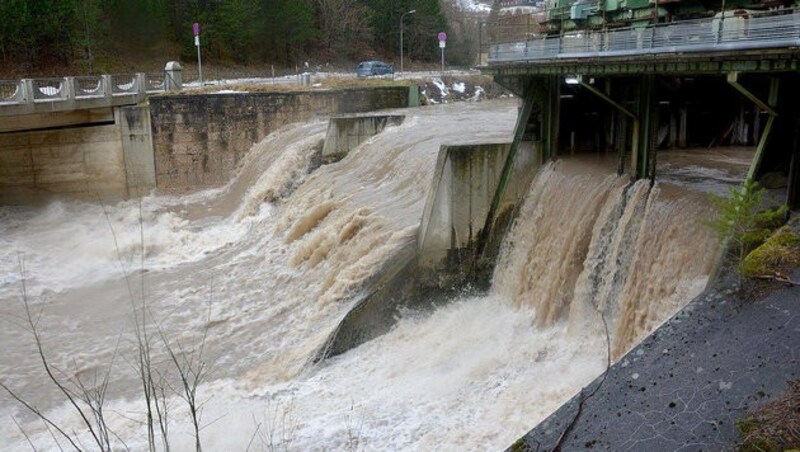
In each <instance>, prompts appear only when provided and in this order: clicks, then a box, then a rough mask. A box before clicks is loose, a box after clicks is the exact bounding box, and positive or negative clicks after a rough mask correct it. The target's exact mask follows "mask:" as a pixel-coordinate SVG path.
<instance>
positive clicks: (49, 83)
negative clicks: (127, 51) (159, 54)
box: [0, 73, 165, 116]
mask: <svg viewBox="0 0 800 452" xmlns="http://www.w3.org/2000/svg"><path fill="white" fill-rule="evenodd" d="M164 89H165V83H164V75H163V74H150V75H146V74H144V73H136V74H114V75H97V76H78V77H57V78H56V77H49V78H35V79H23V80H0V116H3V115H14V114H26V113H38V112H43V111H67V110H78V109H82V108H100V107H109V106H118V105H127V104H134V103H138V102H141V101H142V100H144V98H145V97H146V96H147V95H148V94H152V93H157V92H161V91H164Z"/></svg>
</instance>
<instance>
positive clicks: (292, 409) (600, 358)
mask: <svg viewBox="0 0 800 452" xmlns="http://www.w3.org/2000/svg"><path fill="white" fill-rule="evenodd" d="M515 49H517V47H515V46H505V47H503V46H500V47H496V48H495V50H494V52H495V53H493V54H490V55H489V57H490V59H489V60H490V62H491V64H490V65H489V66H488V67H487V68H486V70H487V71H490V72H492V73H493V74H494V75H495V79H496V80H497V81H498V82H500V83H502V84H504V85H505V86H507V87H508V88H509V89H511V90H512V91H514V92H515V93H516V94H517V96H518V97H517V98H510V99H498V100H492V101H486V102H480V103H460V104H448V105H437V106H429V107H424V108H405V106H406V105H407V104H406V102H407V93H408V92H407V89H406V88H403V89H402V90H395V91H387V92H386V93H384V95H381V96H378V97H377V98H376V97H373V96H371V95H370V93H368V92H365V93H362V95H363V97H361V99H363V102H356V103H354V104H348V103H347V102H342V101H341V98H340V97H336V95H328V94H325V95H319V96H318V97H313V96H310V97H311V98H305V99H304V100H297V99H298V98H300V97H302V96H300V95H297V96H295V97H293V98H292V97H291V96H273V97H270V96H267V95H266V94H263V95H262V94H258V95H252V96H248V95H228V94H222V95H203V96H196V95H185V96H184V95H175V96H164V97H163V98H151V99H150V103H149V113H148V115H149V116H148V118H149V119H150V120H151V121H152V122H151V125H150V140H151V142H152V149H153V151H152V154H151V156H152V160H151V165H152V166H151V167H150V170H149V171H150V172H149V173H147V174H151V175H152V183H151V185H150V186H149V188H147V190H144V191H143V192H141V191H136V190H131V189H130V187H129V185H130V184H128V185H123V184H119V187H118V188H120V190H122V189H123V186H124V187H128V188H125V190H127V192H125V193H122V192H120V193H119V194H118V195H117V196H116V197H114V196H110V197H109V198H110V199H108V200H105V201H103V202H97V201H96V200H94V199H92V197H91V196H88V194H91V193H89V192H91V191H92V189H91V183H92V180H91V179H87V178H86V177H85V176H86V175H88V174H93V173H91V172H87V171H81V172H79V173H80V177H78V179H81V178H83V179H82V180H81V182H80V184H82V185H80V184H79V185H80V186H82V187H87V185H88V186H89V187H90V188H89V189H87V190H76V191H77V192H78V193H71V195H70V196H68V197H61V196H46V197H45V199H41V198H38V197H27V196H28V194H31V196H32V195H33V194H36V195H40V194H41V191H42V190H41V189H42V188H44V191H45V192H46V194H48V195H52V194H53V193H56V194H59V193H58V191H59V190H61V188H59V187H54V186H52V185H48V186H45V187H42V186H41V185H40V182H41V179H40V178H38V177H35V178H33V179H32V180H18V179H15V180H12V181H10V182H9V180H8V179H6V180H4V181H3V189H4V192H3V193H4V194H6V193H11V195H9V196H8V197H7V199H8V200H5V204H12V205H6V206H3V207H0V243H2V249H3V250H4V252H3V253H2V255H0V275H1V276H2V279H0V317H2V318H5V319H17V320H19V319H21V320H22V322H9V323H8V324H4V325H3V327H2V328H0V342H2V343H3V344H12V345H11V346H10V347H7V352H6V353H5V354H4V355H2V356H0V374H1V375H3V377H2V382H3V384H5V385H7V386H8V387H10V388H13V390H14V391H15V393H16V394H20V395H22V396H24V398H25V399H26V400H28V401H29V402H30V403H32V404H35V406H37V407H39V409H41V410H43V411H44V412H46V413H47V415H48V417H49V418H51V419H53V420H54V423H56V424H57V425H63V426H66V430H67V431H69V432H74V433H72V434H73V435H75V437H76V438H79V439H80V441H81V442H90V441H91V439H90V437H89V436H90V435H89V433H87V432H85V431H84V430H83V429H82V427H81V426H82V421H81V419H80V417H79V416H78V415H77V414H76V413H75V412H74V411H73V410H71V409H70V408H69V405H68V404H67V402H66V401H65V400H64V398H63V396H62V395H61V394H60V393H59V391H58V390H57V388H54V387H53V385H52V384H49V383H48V381H47V379H46V378H44V377H43V369H42V368H41V357H40V356H39V355H38V354H37V353H36V352H35V349H33V348H32V347H35V344H33V343H32V338H31V332H30V331H29V329H26V328H25V325H24V319H25V318H26V306H27V307H28V309H30V307H33V309H34V310H35V311H34V312H36V313H37V314H36V322H35V325H36V328H37V329H38V331H39V332H40V334H41V340H42V345H43V349H44V350H45V353H46V354H47V357H48V359H49V360H50V362H51V363H52V364H53V366H55V367H57V368H58V369H60V370H61V372H62V373H63V376H64V378H65V379H66V380H65V381H67V382H68V383H70V384H74V383H75V382H90V381H98V379H102V376H103V375H113V378H112V379H111V381H112V384H111V385H109V388H108V393H107V398H106V406H107V411H106V413H107V416H108V417H107V422H108V425H109V426H110V427H111V428H112V429H113V431H114V432H115V433H116V434H117V435H118V439H119V440H120V444H122V441H124V444H125V447H130V448H132V449H144V448H147V432H146V431H145V427H144V426H143V425H142V419H143V418H144V416H145V409H144V408H143V406H144V402H143V400H142V395H141V387H140V386H139V385H138V381H137V378H138V376H137V374H136V372H134V371H132V370H131V366H129V365H126V364H120V363H119V360H126V359H127V362H130V361H131V360H132V359H134V358H131V357H132V356H135V355H136V353H137V346H136V333H135V328H136V325H137V324H136V322H137V320H136V319H140V320H138V321H141V322H144V324H145V325H147V326H148V327H149V328H152V330H151V331H153V332H157V334H158V335H159V336H160V338H161V339H160V340H159V341H157V342H156V343H155V345H154V346H153V349H152V358H153V359H152V362H153V366H154V368H155V369H156V370H157V371H158V372H163V373H164V374H165V375H167V378H174V377H175V376H174V375H172V376H171V377H170V376H169V372H170V370H169V369H170V368H169V358H170V355H169V350H168V349H167V346H168V345H172V346H174V347H180V349H181V351H182V353H184V354H186V355H187V356H195V357H198V359H200V358H202V361H203V362H204V363H208V366H209V369H210V372H209V374H208V377H207V378H206V379H205V380H203V381H202V383H201V384H200V385H199V386H198V388H197V391H198V392H197V393H198V395H199V397H200V398H201V399H202V400H204V405H203V412H202V420H203V425H204V427H203V429H202V431H201V437H202V442H203V444H204V447H206V448H207V449H210V450H247V449H248V448H256V449H260V450H272V449H274V448H281V449H289V450H294V449H297V450H329V449H334V450H338V449H353V448H365V449H377V450H386V449H390V450H438V449H442V448H444V449H453V450H462V449H467V450H485V449H502V448H505V447H507V446H509V445H511V444H513V443H514V441H515V440H517V439H518V438H520V437H521V436H522V435H524V434H525V433H526V432H528V430H529V429H530V428H532V427H533V426H535V425H537V424H538V423H539V422H541V421H543V420H545V419H546V418H547V417H548V416H549V415H550V414H551V413H552V412H553V411H554V410H556V409H557V408H558V407H559V406H561V405H562V404H563V403H565V402H566V401H568V400H569V399H570V398H571V397H572V396H574V395H575V394H577V393H579V391H580V390H581V388H583V387H585V386H586V385H588V384H590V383H591V382H592V381H593V380H594V379H595V378H596V377H597V376H598V375H600V374H601V373H603V371H604V370H605V369H606V366H607V365H608V364H609V363H611V362H617V363H619V362H623V363H624V359H625V357H626V353H627V352H628V351H629V350H631V348H632V347H635V346H636V345H637V344H639V343H640V342H641V341H642V340H643V339H644V338H645V337H647V335H648V334H650V333H652V332H653V331H655V330H656V329H657V328H658V327H659V326H660V325H662V324H663V323H664V322H665V321H667V320H668V319H669V318H670V317H671V316H673V315H674V314H675V313H676V312H678V311H679V310H680V309H681V308H682V307H684V306H685V305H686V304H687V303H689V302H690V301H691V300H692V299H694V298H695V297H697V296H698V295H700V294H701V293H702V292H703V291H704V290H705V289H706V286H707V285H708V283H709V281H710V280H712V279H713V276H714V272H715V270H716V264H717V262H718V258H719V254H720V251H721V247H722V244H721V243H720V241H719V239H718V238H716V237H715V236H714V235H713V234H711V232H710V231H709V230H708V229H707V228H706V227H705V226H704V225H703V222H704V220H705V219H706V218H707V216H708V215H709V213H710V207H709V203H708V199H707V194H708V193H718V194H724V193H725V192H726V191H727V190H728V189H729V188H731V187H736V186H738V184H740V183H741V182H742V181H743V180H745V179H746V178H747V177H748V176H758V175H763V174H765V173H768V172H781V174H782V175H783V176H784V177H785V178H786V179H788V181H789V182H788V183H789V184H794V182H793V181H794V180H795V179H796V178H797V169H796V167H797V165H796V164H794V163H793V164H789V163H790V162H793V161H794V160H793V158H794V157H793V155H794V154H796V152H797V151H796V147H792V145H793V144H792V143H793V141H792V140H793V139H794V136H795V135H794V133H795V131H794V130H795V129H793V124H795V122H793V121H795V120H796V116H797V114H796V106H795V105H794V104H793V103H792V102H791V99H793V98H794V97H793V96H794V94H796V89H797V88H796V86H797V84H796V83H795V81H796V79H797V75H796V73H793V72H791V71H790V70H782V69H781V70H777V69H776V67H777V66H775V65H776V64H783V65H784V66H780V67H781V68H790V69H791V68H792V67H795V66H792V65H794V64H796V59H792V58H793V57H786V58H785V59H788V62H786V61H783V59H782V58H783V57H785V55H768V56H767V57H765V58H766V59H765V60H764V61H767V63H763V62H762V60H761V59H759V58H760V57H762V56H763V55H756V54H748V56H747V57H746V58H742V59H741V60H736V59H733V60H731V57H730V55H727V56H724V57H723V56H721V57H720V59H719V60H714V61H712V62H710V64H709V65H707V64H706V62H703V61H699V58H698V59H695V60H692V61H690V63H691V65H689V66H678V65H677V63H675V62H670V61H661V60H657V61H652V62H644V63H642V62H637V61H635V60H625V61H618V62H615V64H614V65H605V64H600V63H597V62H593V63H592V64H588V65H586V66H580V65H578V64H577V63H576V61H572V60H570V61H567V62H557V61H550V60H547V61H548V62H546V64H539V63H541V61H539V62H537V63H536V64H531V63H530V61H527V60H523V59H521V58H520V59H514V58H513V57H514V55H515V53H514V50H515ZM525 55H530V54H529V53H526V54H525ZM542 55H543V56H544V57H547V56H548V54H546V53H542ZM612 56H614V55H612ZM614 57H616V56H614ZM656 58H660V57H656ZM543 59H545V60H546V58H543ZM689 59H690V60H691V58H689ZM776 60H777V61H783V63H776V62H775V61H776ZM537 61H538V60H537ZM753 61H756V63H754V64H755V65H753V63H752V62H753ZM581 63H582V62H581ZM637 65H638V66H637ZM659 65H664V66H659ZM726 65H727V66H726ZM730 65H733V66H730ZM787 65H788V66H787ZM731 67H735V68H738V69H739V70H731ZM612 68H613V69H612ZM664 68H666V69H668V71H667V72H666V73H661V72H660V71H661V70H662V69H664ZM670 68H671V69H670ZM747 68H750V72H744V70H745V69H747ZM639 69H641V70H642V71H643V73H644V74H643V75H640V74H636V71H637V70H639ZM669 70H671V71H672V72H669ZM615 71H616V72H615ZM568 79H569V81H568ZM366 91H368V90H366ZM779 93H782V94H780V95H779ZM787 93H788V94H787ZM351 94H353V93H351ZM373 94H374V93H373ZM353 95H355V94H353ZM384 102H385V103H384ZM309 105H313V106H312V107H309ZM352 105H355V106H356V107H354V108H353V109H350V110H348V108H350V107H348V106H352ZM137 108H139V107H137ZM379 108H380V109H387V110H385V111H381V112H379V113H370V114H365V113H364V112H366V111H371V110H375V109H379ZM320 110H324V111H323V113H321V114H316V112H318V111H320ZM117 114H119V113H117ZM328 116H333V117H332V118H328ZM109 118H110V117H106V121H105V122H106V123H105V124H103V125H102V127H113V128H117V129H114V130H116V133H117V134H119V129H118V127H122V126H123V125H124V124H125V122H124V121H122V120H120V121H117V120H116V119H113V120H112V119H109ZM237 121H240V125H241V127H239V126H237ZM242 124H243V125H242ZM62 129H63V131H62ZM73 129H74V128H73V127H71V126H70V127H61V126H58V127H56V128H55V129H54V130H46V131H39V130H36V131H31V130H14V131H9V133H4V134H0V143H10V142H11V141H12V139H14V140H16V139H17V138H18V137H19V136H20V135H17V134H39V133H51V134H60V133H67V132H64V131H72V130H73ZM144 129H145V131H147V130H146V129H147V127H145V128H144ZM69 133H72V132H69ZM112 135H113V134H112ZM123 136H124V135H123ZM25 137H26V139H27V141H25V143H24V144H25V146H19V145H16V144H14V145H6V146H5V147H4V148H3V150H2V152H4V153H3V154H0V155H2V156H3V157H4V160H2V162H4V166H3V169H4V170H6V171H5V172H4V173H3V174H5V175H6V176H7V175H8V174H14V173H15V172H16V171H18V170H19V168H22V167H25V168H27V170H28V173H34V174H39V173H38V172H37V171H39V169H41V168H42V166H41V165H38V164H36V163H35V162H37V161H38V162H41V161H42V160H40V158H41V157H42V156H47V155H49V154H48V152H50V151H42V149H41V148H40V147H38V146H39V145H40V144H41V142H42V140H38V139H33V138H31V136H29V135H25ZM3 140H5V141H3ZM58 140H59V139H58V138H54V141H50V143H53V142H55V143H56V144H55V145H53V147H54V148H58V145H57V142H58ZM45 141H46V140H45ZM14 143H19V141H14ZM253 143H255V144H253ZM709 143H710V144H711V146H709ZM75 144H77V143H75ZM80 149H81V148H80V146H79V144H77V145H76V146H73V148H72V151H73V152H71V153H70V155H76V154H75V153H76V152H77V153H78V154H79V153H80ZM121 149H122V153H121V154H119V153H118V155H122V156H124V155H125V153H124V149H125V148H124V147H123V148H121ZM20 155H23V156H25V155H27V156H28V157H26V158H18V157H19V156H20ZM34 156H35V157H36V158H34ZM84 161H85V158H84ZM120 161H121V162H123V163H124V164H123V165H117V166H115V168H116V169H117V172H116V173H115V174H117V175H121V174H123V173H124V172H125V171H126V168H128V167H127V166H125V165H127V163H126V162H128V161H129V160H126V159H124V158H123V159H121V160H120ZM130 161H133V160H130ZM138 161H141V160H138ZM26 165H27V166H26ZM790 168H793V169H791V170H790ZM28 173H25V174H28ZM109 174H110V173H109ZM109 180H116V181H117V182H118V180H119V178H117V177H115V176H114V175H110V176H109ZM127 180H130V179H127ZM795 187H796V185H790V188H788V189H786V190H785V193H784V194H785V196H786V197H787V198H788V199H787V202H788V203H789V204H792V202H794V200H795V199H796V197H794V198H793V196H794V194H795V192H796V188H795ZM153 188H155V189H156V190H155V191H151V190H152V189H153ZM7 189H9V190H7ZM64 191H69V190H64ZM48 192H49V193H48ZM20 193H23V194H24V195H25V196H19V194H20ZM12 195H13V196H12ZM34 198H35V199H34ZM120 198H121V199H120ZM125 198H127V199H125ZM4 199H5V198H4ZM104 199H105V198H104ZM20 323H22V325H20ZM32 350H34V351H33V352H32ZM173 372H174V371H173ZM166 398H167V399H168V401H169V402H170V404H171V405H170V406H173V407H174V412H173V413H172V416H171V417H170V420H169V429H168V431H169V433H168V437H169V440H170V443H171V444H172V447H173V448H174V449H175V450H191V449H194V445H195V438H194V437H193V433H192V428H191V425H190V423H189V422H187V413H186V412H185V411H186V410H185V407H184V405H182V404H181V398H180V395H178V394H169V395H168V396H166ZM0 415H3V416H11V417H13V418H14V419H15V422H17V423H18V424H19V426H20V427H19V428H18V427H17V424H15V423H6V424H4V425H2V426H0V447H1V448H3V449H4V450H21V449H25V448H27V447H30V446H29V444H28V441H30V442H31V443H32V444H34V446H35V447H36V448H43V449H48V448H53V447H58V446H56V445H54V443H53V438H52V436H51V434H50V433H49V429H48V427H47V425H45V424H42V423H41V422H37V421H36V419H35V417H34V416H31V415H30V413H28V412H27V411H26V410H25V409H24V408H23V407H21V406H20V405H19V404H18V403H16V402H15V401H14V400H13V399H12V398H11V397H9V396H8V394H6V393H3V394H1V395H0ZM22 432H24V433H22ZM115 441H116V440H115Z"/></svg>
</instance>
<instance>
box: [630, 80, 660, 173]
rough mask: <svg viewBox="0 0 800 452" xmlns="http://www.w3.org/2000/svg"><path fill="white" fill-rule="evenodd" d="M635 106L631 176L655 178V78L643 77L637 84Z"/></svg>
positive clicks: (656, 123) (656, 112) (656, 113)
mask: <svg viewBox="0 0 800 452" xmlns="http://www.w3.org/2000/svg"><path fill="white" fill-rule="evenodd" d="M638 88H639V89H638V90H637V93H636V95H637V98H636V106H637V112H636V116H637V118H638V119H637V120H634V122H633V151H632V152H631V168H630V172H631V176H632V177H634V178H636V179H643V178H645V177H651V178H652V177H654V176H655V168H654V164H655V156H654V154H655V147H656V141H657V134H658V132H657V125H658V122H657V116H658V111H657V106H658V105H657V104H658V102H657V99H656V93H655V76H653V75H644V76H642V77H641V79H640V82H639V87H638Z"/></svg>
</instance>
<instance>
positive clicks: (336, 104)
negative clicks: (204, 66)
mask: <svg viewBox="0 0 800 452" xmlns="http://www.w3.org/2000/svg"><path fill="white" fill-rule="evenodd" d="M408 93H409V90H408V88H407V87H388V88H364V89H343V90H331V91H306V92H285V93H231V94H211V95H209V94H206V95H197V94H194V95H177V96H169V95H168V96H155V97H152V98H150V110H151V115H152V120H153V146H154V151H155V171H156V184H157V186H158V188H159V189H161V190H166V191H185V190H190V189H197V188H204V187H213V186H219V185H222V184H224V183H226V182H227V181H228V180H229V179H230V178H231V177H232V176H233V174H234V173H235V170H236V167H237V165H238V163H239V161H240V160H241V159H242V157H244V155H245V154H246V153H247V151H248V150H249V149H250V147H251V146H252V145H253V144H254V143H256V142H258V141H260V140H262V139H263V138H264V137H266V136H267V135H268V134H270V133H271V132H273V131H275V130H277V129H278V128H279V127H282V126H284V125H286V124H289V123H292V122H299V121H306V120H309V119H312V118H315V117H323V116H328V115H334V114H343V113H357V112H365V111H372V110H380V109H385V108H399V107H405V106H407V105H408Z"/></svg>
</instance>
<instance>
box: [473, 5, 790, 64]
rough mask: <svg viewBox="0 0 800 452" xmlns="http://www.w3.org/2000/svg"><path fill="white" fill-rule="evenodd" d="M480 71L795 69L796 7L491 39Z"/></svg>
mask: <svg viewBox="0 0 800 452" xmlns="http://www.w3.org/2000/svg"><path fill="white" fill-rule="evenodd" d="M488 62H489V67H487V68H486V70H487V72H490V73H495V74H498V75H510V74H523V73H524V74H554V73H569V72H570V71H573V72H577V73H616V72H619V73H630V72H650V73H653V72H657V73H675V72H683V73H689V72H691V73H696V72H701V73H702V72H730V71H745V70H746V71H755V72H775V71H792V70H799V69H800V11H797V10H779V11H770V12H765V13H758V14H756V13H748V14H747V15H741V16H734V17H726V18H725V19H723V20H720V18H706V19H701V20H692V21H682V22H672V23H667V24H658V25H650V26H647V27H638V28H634V27H631V28H622V29H615V30H605V31H593V30H580V31H574V32H570V33H567V34H564V35H561V36H551V37H534V38H532V39H524V40H520V41H515V42H505V43H497V44H493V45H491V47H490V50H489V60H488Z"/></svg>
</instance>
